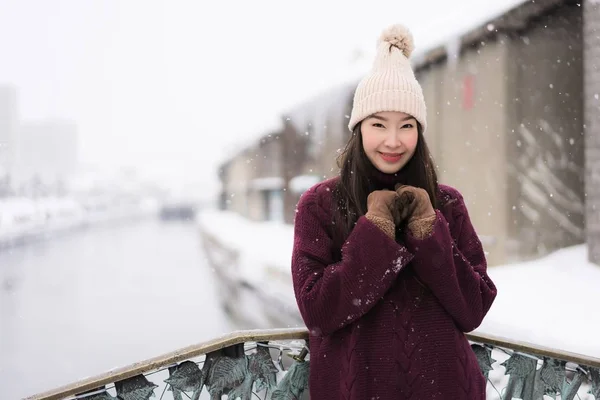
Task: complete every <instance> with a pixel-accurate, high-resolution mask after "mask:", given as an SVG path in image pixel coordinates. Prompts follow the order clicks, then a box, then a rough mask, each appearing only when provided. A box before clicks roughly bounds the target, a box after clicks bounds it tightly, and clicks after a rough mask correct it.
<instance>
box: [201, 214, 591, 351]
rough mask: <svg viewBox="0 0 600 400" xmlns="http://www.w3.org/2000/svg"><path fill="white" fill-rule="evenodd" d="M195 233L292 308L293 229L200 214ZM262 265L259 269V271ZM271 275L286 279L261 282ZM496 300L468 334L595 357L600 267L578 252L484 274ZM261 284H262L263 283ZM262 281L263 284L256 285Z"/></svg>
mask: <svg viewBox="0 0 600 400" xmlns="http://www.w3.org/2000/svg"><path fill="white" fill-rule="evenodd" d="M198 223H199V225H200V229H202V230H205V231H206V232H209V233H210V234H212V235H213V236H214V237H216V238H218V239H219V240H220V241H221V242H222V243H224V244H225V245H226V246H227V247H229V248H231V249H238V250H239V251H240V255H241V259H242V260H244V261H243V262H241V263H240V268H241V270H240V271H239V274H240V279H246V280H247V281H248V282H250V283H255V284H257V283H260V285H258V287H262V288H264V290H269V291H270V292H274V291H276V292H277V293H279V295H280V297H279V298H280V299H281V300H282V301H283V302H285V303H287V304H294V293H293V289H292V287H291V284H290V282H291V277H289V274H290V260H291V252H292V246H293V234H294V233H293V226H291V225H286V224H281V223H271V222H253V221H249V220H247V219H245V218H243V217H241V216H239V215H237V214H235V213H232V212H228V211H215V210H205V211H203V212H202V213H201V214H200V215H199V219H198ZM261 266H263V267H261ZM273 268H276V269H277V270H278V271H279V272H280V274H282V275H285V276H287V277H289V279H287V280H281V279H279V280H278V281H279V282H287V283H282V284H280V285H278V284H276V280H275V279H272V280H269V276H268V273H267V270H272V269H273ZM489 275H490V276H491V278H492V280H493V281H494V283H495V284H496V286H497V287H498V296H497V298H496V301H495V302H494V304H493V306H492V308H491V310H490V311H489V313H488V315H487V316H486V318H485V320H484V322H483V324H482V325H481V326H480V327H479V328H478V329H477V330H476V331H475V332H478V333H487V334H492V335H495V336H501V337H505V338H508V339H512V340H517V341H524V342H530V343H533V344H536V345H540V346H546V347H552V348H556V349H561V350H565V351H569V352H574V353H581V354H585V355H588V356H594V357H598V358H600V342H598V340H597V332H599V331H600V313H599V312H598V311H597V309H596V308H597V304H600V291H598V288H599V287H600V266H596V265H594V264H591V263H589V262H588V261H587V248H586V246H584V245H579V246H574V247H570V248H565V249H562V250H560V251H557V252H555V253H553V254H550V255H548V256H546V257H543V258H540V259H537V260H534V261H529V262H523V263H519V264H511V265H504V266H494V267H491V268H489ZM265 279H266V280H265ZM265 282H268V283H269V284H268V285H265V284H264V283H265Z"/></svg>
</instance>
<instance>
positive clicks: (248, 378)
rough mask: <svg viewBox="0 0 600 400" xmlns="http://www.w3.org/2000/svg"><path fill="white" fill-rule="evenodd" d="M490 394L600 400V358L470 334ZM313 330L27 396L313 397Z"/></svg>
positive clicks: (212, 348)
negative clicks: (310, 388)
mask: <svg viewBox="0 0 600 400" xmlns="http://www.w3.org/2000/svg"><path fill="white" fill-rule="evenodd" d="M467 336H468V339H469V340H470V341H471V345H472V348H473V350H474V351H475V353H476V355H477V358H478V360H479V365H480V367H481V369H482V371H483V373H484V375H485V376H486V377H487V379H488V396H487V397H488V399H503V400H506V399H512V398H519V399H523V400H541V399H543V398H544V395H546V396H550V397H551V398H556V396H557V395H560V396H561V397H560V399H561V400H572V399H574V398H579V399H592V397H591V396H594V397H593V398H595V399H600V359H597V358H592V357H587V356H584V355H580V354H573V353H567V352H562V351H558V350H555V349H549V348H544V347H539V346H535V345H532V344H528V343H520V342H514V341H510V340H506V339H502V338H498V337H493V336H489V335H480V334H469V335H467ZM307 341H308V332H307V331H306V330H305V329H271V330H259V331H239V332H234V333H232V334H229V335H227V336H223V337H221V338H218V339H215V340H211V341H209V342H206V343H201V344H198V345H194V346H190V347H186V348H183V349H180V350H178V351H175V352H172V353H169V354H165V355H163V356H159V357H156V358H153V359H150V360H146V361H143V362H139V363H136V364H132V365H130V366H127V367H124V368H120V369H118V370H113V371H111V372H108V373H106V374H103V375H99V376H96V377H93V378H88V379H85V380H82V381H80V382H76V383H74V384H71V385H68V386H65V387H62V388H58V389H56V390H51V391H49V392H46V393H42V394H38V395H35V396H32V397H29V398H28V399H27V400H58V399H86V400H109V399H118V400H148V399H150V398H151V397H153V396H154V397H155V398H157V399H159V400H166V399H169V400H171V399H172V400H184V399H193V400H199V399H205V398H206V399H211V400H216V399H221V398H222V396H223V395H227V398H228V399H237V398H240V399H242V400H250V399H272V400H283V399H285V400H293V399H301V398H308V390H307V389H308V370H309V364H310V354H309V351H308V347H307Z"/></svg>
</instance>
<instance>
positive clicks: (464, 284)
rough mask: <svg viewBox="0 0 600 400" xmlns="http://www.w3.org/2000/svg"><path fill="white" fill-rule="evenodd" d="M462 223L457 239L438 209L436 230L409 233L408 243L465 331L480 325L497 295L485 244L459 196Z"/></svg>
mask: <svg viewBox="0 0 600 400" xmlns="http://www.w3.org/2000/svg"><path fill="white" fill-rule="evenodd" d="M456 200H457V206H456V207H457V210H456V213H457V214H458V215H457V216H456V217H455V221H456V223H457V224H459V225H458V226H459V230H458V234H457V236H456V239H454V238H453V237H452V235H451V233H450V229H449V226H448V222H447V221H446V219H445V218H444V216H443V215H442V214H441V212H440V211H438V210H436V214H437V218H436V220H435V222H434V225H433V232H432V234H431V235H429V236H428V237H426V238H424V239H417V238H415V237H414V236H412V235H410V234H407V237H406V246H407V247H408V249H409V251H411V252H412V253H414V255H415V258H414V260H413V268H414V270H415V272H416V273H417V275H418V277H419V278H420V279H421V280H422V281H423V282H424V283H425V284H426V285H427V286H428V287H429V289H430V290H431V291H432V293H433V294H434V295H435V296H436V298H437V299H438V301H439V302H440V303H441V305H442V306H443V307H444V308H445V309H446V311H447V312H448V313H449V314H450V315H451V316H452V318H453V319H454V321H455V323H456V325H457V326H458V327H459V329H461V330H462V331H463V332H470V331H472V330H474V329H475V328H477V327H478V326H479V325H480V324H481V322H482V321H483V318H484V317H485V315H486V314H487V312H488V310H489V309H490V307H491V305H492V303H493V302H494V299H495V298H496V293H497V290H496V286H495V285H494V283H493V282H492V280H491V279H490V277H489V276H488V274H487V262H486V259H485V254H484V252H483V246H482V245H481V241H480V240H479V238H478V236H477V234H476V233H475V229H474V228H473V225H472V223H471V220H470V217H469V214H468V211H467V208H466V206H465V204H464V201H463V198H462V196H461V195H458V198H457V199H456Z"/></svg>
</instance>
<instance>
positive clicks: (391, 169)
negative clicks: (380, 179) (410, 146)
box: [376, 164, 404, 175]
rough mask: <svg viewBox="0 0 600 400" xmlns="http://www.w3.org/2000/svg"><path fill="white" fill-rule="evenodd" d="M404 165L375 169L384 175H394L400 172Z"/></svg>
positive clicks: (382, 166)
mask: <svg viewBox="0 0 600 400" xmlns="http://www.w3.org/2000/svg"><path fill="white" fill-rule="evenodd" d="M403 166H404V165H402V164H401V165H376V167H377V169H378V170H379V171H381V172H383V173H384V174H390V175H391V174H396V173H398V172H400V170H401V169H402V167H403Z"/></svg>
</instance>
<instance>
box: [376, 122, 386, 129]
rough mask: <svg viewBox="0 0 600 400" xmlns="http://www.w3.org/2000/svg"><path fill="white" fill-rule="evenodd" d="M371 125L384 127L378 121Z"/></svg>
mask: <svg viewBox="0 0 600 400" xmlns="http://www.w3.org/2000/svg"><path fill="white" fill-rule="evenodd" d="M373 126H374V127H375V128H385V126H383V124H380V123H379V122H375V123H374V124H373Z"/></svg>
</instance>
